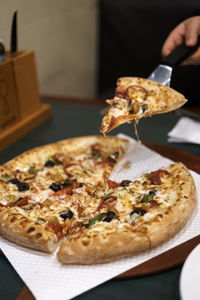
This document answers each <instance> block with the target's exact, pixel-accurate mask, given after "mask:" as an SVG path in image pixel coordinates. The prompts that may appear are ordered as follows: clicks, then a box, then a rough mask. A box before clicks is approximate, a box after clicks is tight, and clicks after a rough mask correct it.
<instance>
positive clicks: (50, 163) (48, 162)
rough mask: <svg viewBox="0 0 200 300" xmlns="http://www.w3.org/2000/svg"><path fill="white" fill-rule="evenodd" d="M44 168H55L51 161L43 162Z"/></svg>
mask: <svg viewBox="0 0 200 300" xmlns="http://www.w3.org/2000/svg"><path fill="white" fill-rule="evenodd" d="M44 166H45V167H48V168H51V167H54V166H55V163H54V162H53V161H52V160H47V161H46V162H45V165H44Z"/></svg>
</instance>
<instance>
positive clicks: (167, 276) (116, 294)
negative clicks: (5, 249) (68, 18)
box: [0, 100, 200, 300]
mask: <svg viewBox="0 0 200 300" xmlns="http://www.w3.org/2000/svg"><path fill="white" fill-rule="evenodd" d="M44 102H45V103H50V104H51V105H52V109H53V117H52V118H51V119H49V120H48V121H46V122H45V123H43V124H42V125H40V126H39V127H38V128H36V129H35V130H34V131H32V132H30V133H29V134H27V135H26V136H24V137H23V138H21V139H20V140H19V141H17V142H16V143H14V144H13V145H11V146H10V147H9V148H7V149H6V150H4V151H3V152H2V153H1V155H0V164H2V163H4V162H6V161H8V160H9V159H11V158H13V157H15V156H16V155H18V154H21V153H22V152H24V151H26V150H28V149H31V148H34V147H37V146H40V145H44V144H47V143H53V142H56V141H58V140H62V139H66V138H70V137H76V136H84V135H96V134H98V135H99V126H100V123H101V119H102V116H101V115H100V114H99V111H100V110H101V109H102V107H101V106H100V105H98V104H96V102H92V101H91V103H90V102H88V103H87V104H86V103H85V102H84V101H83V102H74V103H70V102H67V101H64V100H63V101H60V102H58V101H49V100H48V101H44ZM178 119H179V117H178V116H176V115H175V114H174V113H169V114H164V115H157V116H153V117H151V118H147V119H144V120H141V121H140V122H139V126H138V130H139V136H140V138H141V140H142V141H143V142H151V143H156V144H161V145H170V146H172V147H175V148H179V149H182V150H184V151H187V152H190V153H193V154H195V155H198V156H200V146H199V145H196V144H183V143H182V144H175V143H174V144H172V143H170V144H169V143H168V142H167V132H169V131H170V130H171V129H172V128H173V126H174V125H175V124H176V122H177V121H178ZM119 132H121V133H124V134H128V135H130V136H132V137H134V138H135V134H134V128H133V125H129V124H125V125H122V126H121V127H120V128H118V129H115V130H113V131H112V135H116V134H117V133H119ZM181 269H182V266H179V267H176V268H174V269H171V270H168V271H165V272H161V273H159V274H155V275H148V276H144V277H139V278H131V279H126V280H110V281H108V282H106V283H104V284H102V285H100V286H98V287H96V288H94V289H92V290H90V291H88V292H86V293H84V294H82V295H80V296H78V297H76V298H75V299H77V300H79V299H80V300H84V299H87V300H90V299H91V300H92V299H108V300H110V299H128V298H131V299H134V300H143V299H145V300H146V299H148V300H151V299H152V300H160V299H162V300H165V299H166V300H169V299H170V300H180V293H179V279H180V273H181ZM23 286H24V282H23V281H22V280H21V278H20V277H19V276H18V274H17V273H16V272H15V270H14V269H13V267H12V266H11V265H10V263H9V262H8V260H7V259H6V257H5V256H4V255H0V299H2V300H4V299H5V300H12V299H15V298H16V297H17V295H18V294H19V292H20V291H21V289H22V287H23ZM59 300H62V299H59ZM63 300H64V299H63Z"/></svg>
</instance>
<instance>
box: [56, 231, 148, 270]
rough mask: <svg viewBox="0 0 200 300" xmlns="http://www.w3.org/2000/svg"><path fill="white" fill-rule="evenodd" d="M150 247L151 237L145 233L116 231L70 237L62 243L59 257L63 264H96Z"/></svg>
mask: <svg viewBox="0 0 200 300" xmlns="http://www.w3.org/2000/svg"><path fill="white" fill-rule="evenodd" d="M149 248H150V242H149V239H148V237H147V236H145V235H144V234H142V233H139V232H136V233H134V232H128V231H127V232H123V231H120V232H118V231H115V232H112V233H110V234H107V233H106V232H105V233H100V234H99V235H98V236H92V237H87V236H86V237H82V238H79V239H75V240H73V239H69V240H67V241H65V242H63V243H62V244H61V246H60V249H59V252H58V254H57V257H58V260H59V261H60V262H61V263H62V264H73V263H74V264H94V263H104V262H108V261H112V260H115V259H118V258H121V257H126V256H130V255H134V254H137V253H139V252H141V251H144V250H147V249H149Z"/></svg>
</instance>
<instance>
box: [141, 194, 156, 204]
mask: <svg viewBox="0 0 200 300" xmlns="http://www.w3.org/2000/svg"><path fill="white" fill-rule="evenodd" d="M154 196H155V193H154V192H150V194H148V195H144V197H143V198H142V200H141V201H140V202H149V201H151V200H153V198H154Z"/></svg>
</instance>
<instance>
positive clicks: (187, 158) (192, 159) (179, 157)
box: [16, 143, 200, 300]
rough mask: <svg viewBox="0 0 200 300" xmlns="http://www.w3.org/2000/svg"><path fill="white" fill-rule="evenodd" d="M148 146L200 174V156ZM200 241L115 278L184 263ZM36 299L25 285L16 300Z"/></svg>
mask: <svg viewBox="0 0 200 300" xmlns="http://www.w3.org/2000/svg"><path fill="white" fill-rule="evenodd" d="M144 144H145V145H146V146H147V147H148V148H150V149H152V150H154V151H156V152H157V153H159V154H161V155H163V156H165V157H167V158H169V159H171V160H173V161H181V162H183V163H184V164H185V165H186V166H187V167H188V168H189V169H191V170H193V171H195V172H197V173H199V174H200V157H198V156H195V155H193V154H191V153H188V152H185V151H182V150H179V149H176V148H172V147H170V146H164V145H157V144H152V143H144ZM199 243H200V235H199V236H197V237H195V238H193V239H191V240H189V241H186V242H185V243H183V244H181V245H178V246H177V247H175V248H173V249H170V250H168V251H166V252H164V253H162V254H160V255H158V256H156V257H154V258H152V259H150V260H148V261H146V262H144V263H142V264H141V265H139V266H137V267H135V268H132V269H130V270H128V271H126V272H124V273H122V274H120V275H118V276H117V277H115V278H114V280H120V279H127V278H134V277H141V276H146V275H151V274H155V273H159V272H162V271H166V270H168V269H170V268H173V267H177V266H179V265H181V264H183V263H184V261H185V259H186V258H187V256H188V255H189V253H190V252H191V251H192V249H193V248H195V246H196V245H198V244H199ZM24 299H26V300H34V299H35V298H34V296H33V295H32V293H31V292H30V290H29V289H28V288H27V286H24V287H23V289H22V290H21V292H20V294H19V295H18V297H17V298H16V300H24Z"/></svg>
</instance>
